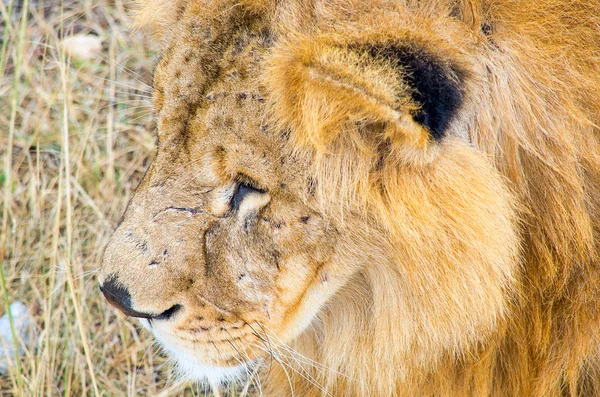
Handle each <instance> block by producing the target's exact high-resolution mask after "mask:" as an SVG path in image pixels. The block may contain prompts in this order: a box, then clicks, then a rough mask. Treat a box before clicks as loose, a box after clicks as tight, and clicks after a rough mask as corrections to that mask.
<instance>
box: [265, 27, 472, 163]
mask: <svg viewBox="0 0 600 397" xmlns="http://www.w3.org/2000/svg"><path fill="white" fill-rule="evenodd" d="M465 76H466V73H465V72H463V69H462V68H460V67H458V66H457V65H455V64H454V63H452V62H451V61H450V60H448V59H443V58H442V57H441V56H440V55H439V54H433V53H430V52H428V50H427V49H426V47H425V46H424V45H419V44H416V43H415V42H410V41H408V42H394V41H393V40H386V41H385V42H376V41H375V42H369V41H363V42H362V43H356V42H354V43H340V42H336V40H335V39H332V38H328V37H324V38H317V39H314V38H312V39H310V40H297V41H294V42H288V43H285V45H283V46H281V47H279V48H278V49H277V50H276V51H275V53H274V55H273V57H272V59H271V61H270V67H269V69H268V72H267V76H266V77H267V78H266V79H265V84H266V85H267V86H268V87H269V89H270V92H271V93H272V95H273V101H272V102H273V106H274V107H275V109H274V114H275V115H276V117H277V118H278V119H281V120H282V121H283V123H284V124H287V127H289V128H291V129H292V130H293V131H295V134H294V135H296V137H297V138H299V139H300V141H303V142H305V143H310V144H311V145H313V146H315V147H317V148H318V149H323V150H329V149H328V147H329V146H330V145H331V144H332V143H333V142H334V141H336V140H337V139H344V140H346V141H348V138H350V142H353V144H356V145H357V146H358V147H360V148H362V149H365V150H368V151H374V152H376V148H377V147H380V146H381V142H380V141H382V140H385V141H388V142H391V143H392V144H395V146H396V147H404V148H409V149H411V153H415V152H414V149H417V151H424V152H427V151H428V150H429V148H431V147H432V146H435V144H436V143H438V142H439V141H440V140H442V139H443V138H444V136H445V135H446V133H447V130H448V127H449V125H450V123H451V120H452V119H453V117H454V116H455V115H456V113H457V111H458V110H459V108H460V106H461V103H462V101H463V96H464V91H465V90H464V83H465V82H464V80H465ZM373 134H375V136H374V135H373Z"/></svg>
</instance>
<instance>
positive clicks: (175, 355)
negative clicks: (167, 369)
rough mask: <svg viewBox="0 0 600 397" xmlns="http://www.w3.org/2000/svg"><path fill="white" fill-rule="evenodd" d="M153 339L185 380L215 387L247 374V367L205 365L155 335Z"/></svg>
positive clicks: (242, 365) (239, 379)
mask: <svg viewBox="0 0 600 397" xmlns="http://www.w3.org/2000/svg"><path fill="white" fill-rule="evenodd" d="M155 337H156V339H157V340H158V341H159V342H160V344H161V346H162V347H163V348H164V349H165V350H166V351H167V352H168V353H169V355H170V356H171V358H172V359H173V361H174V362H175V368H176V370H177V372H179V374H180V375H181V376H183V377H185V378H188V379H191V380H194V381H197V382H200V383H203V384H208V385H210V386H217V385H222V384H226V383H230V382H232V381H243V380H244V379H245V378H246V375H247V374H248V367H247V365H246V364H241V365H238V366H235V367H217V366H213V365H206V364H204V363H202V362H200V361H198V360H197V359H195V358H194V357H193V356H192V355H191V354H189V353H186V352H185V351H183V350H181V349H178V348H177V347H174V346H171V345H170V344H169V343H168V342H165V341H163V340H162V338H160V336H159V335H156V333H155Z"/></svg>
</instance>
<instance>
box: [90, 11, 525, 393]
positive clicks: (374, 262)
mask: <svg viewBox="0 0 600 397" xmlns="http://www.w3.org/2000/svg"><path fill="white" fill-rule="evenodd" d="M217 3H219V2H217ZM226 3H227V2H223V4H221V5H220V7H222V8H221V9H218V12H217V11H215V10H213V11H214V12H215V13H216V14H215V15H218V16H211V15H212V14H211V12H207V11H206V10H205V9H201V7H203V5H202V4H203V3H202V4H196V3H195V2H190V4H187V3H185V2H184V4H185V6H182V7H180V12H179V13H178V17H177V18H178V21H177V23H175V24H173V26H171V27H170V28H169V29H170V30H169V31H168V32H167V33H164V40H165V42H166V45H165V50H164V52H163V54H162V57H161V60H160V62H159V63H158V65H157V68H156V71H155V81H154V85H155V98H154V101H155V108H156V114H157V122H158V130H159V134H158V151H157V156H156V158H155V159H154V161H153V163H152V165H151V167H150V168H149V170H148V172H147V173H146V175H145V177H144V179H143V181H142V182H141V183H140V185H139V187H138V188H137V190H136V192H135V194H134V197H133V198H132V200H131V202H130V203H129V206H128V208H127V210H126V212H125V214H124V216H123V220H122V221H121V223H120V225H119V227H118V228H117V230H116V231H115V233H114V235H113V237H112V239H111V241H110V243H109V245H108V247H107V249H106V252H105V257H104V263H103V266H102V273H101V289H102V291H103V293H104V294H105V296H106V297H107V298H108V300H109V301H110V302H111V303H113V304H114V305H115V306H117V307H118V308H120V309H121V310H123V311H124V312H125V313H126V314H128V315H131V316H133V317H139V318H141V319H142V321H143V322H144V324H145V325H146V326H147V327H148V328H149V329H150V330H151V331H152V332H153V333H154V335H155V336H156V338H157V339H158V340H159V341H160V342H161V343H162V344H163V345H164V346H165V348H166V349H167V350H168V351H169V352H171V353H172V355H173V356H174V357H175V359H176V360H177V362H178V363H179V365H180V366H181V368H182V369H183V370H185V371H186V372H187V373H188V374H190V375H192V376H195V377H197V378H206V377H209V378H211V379H212V380H213V381H219V380H222V379H223V378H227V377H229V376H233V375H235V374H237V373H238V372H240V371H242V370H243V369H244V368H245V366H246V365H247V364H248V363H251V362H253V361H255V360H257V359H259V358H260V357H263V356H265V355H266V354H267V352H266V350H267V349H266V347H265V345H264V341H265V340H266V339H269V343H276V344H277V343H288V342H290V341H292V340H293V339H294V338H295V337H297V336H298V335H299V334H301V333H306V332H310V330H311V329H312V325H313V324H314V322H315V321H317V320H316V319H317V314H319V313H321V315H322V316H323V318H321V319H319V321H323V322H324V323H327V321H333V320H331V318H332V316H333V317H335V316H336V315H341V314H342V312H343V315H345V316H359V315H362V316H364V315H366V314H368V320H365V321H363V322H361V324H363V326H364V329H365V332H364V335H363V337H364V338H366V339H365V340H367V339H368V338H375V337H376V335H378V333H383V334H386V335H388V337H389V338H390V340H393V341H394V342H393V345H394V346H393V347H392V348H390V349H389V351H379V350H378V351H377V354H385V355H390V357H391V358H390V359H391V360H394V362H398V363H402V362H404V364H407V363H409V362H418V363H419V365H429V364H428V363H430V362H434V361H435V360H436V359H437V358H438V357H441V356H442V355H443V354H445V352H448V351H457V350H458V351H464V350H466V349H468V347H469V346H471V345H474V344H475V343H477V342H479V341H481V340H483V339H485V337H486V335H488V334H489V333H490V332H491V331H492V330H493V329H494V328H495V327H496V326H497V323H498V321H499V319H501V318H502V317H503V315H504V313H505V312H506V306H507V304H506V302H507V300H508V299H509V298H510V291H511V285H512V280H513V275H514V272H515V269H516V267H517V262H518V261H517V251H518V239H517V236H516V231H515V230H516V222H515V221H514V208H513V205H512V198H511V195H510V193H509V191H508V189H507V188H506V186H505V184H504V182H503V181H502V178H501V177H500V176H499V174H498V173H497V171H496V170H495V169H494V167H493V166H492V164H491V163H490V162H489V160H488V159H487V158H486V157H485V156H484V155H482V154H480V153H478V152H477V151H476V150H475V149H473V147H472V145H471V144H470V142H469V141H468V139H467V138H466V134H464V131H462V130H461V129H460V125H459V124H458V121H459V120H460V117H461V116H460V111H461V109H464V108H468V99H467V98H468V89H467V87H468V79H469V73H470V72H469V71H468V65H465V64H463V63H461V60H460V59H451V58H444V57H443V54H444V51H445V49H444V47H443V45H442V44H440V43H438V42H436V41H435V40H430V41H428V40H426V39H422V38H417V37H413V35H412V34H411V33H410V32H408V33H406V34H403V35H400V36H399V37H394V36H386V35H377V34H375V33H373V32H371V33H368V32H367V33H365V34H362V33H361V35H358V34H357V33H356V32H351V31H349V32H341V33H340V32H336V33H335V34H329V33H327V32H318V33H311V35H307V36H306V37H302V36H301V35H297V34H294V35H288V36H286V35H285V34H284V33H282V31H281V27H278V28H275V27H274V25H273V24H272V20H271V19H270V18H271V17H273V16H272V15H270V14H269V15H263V14H262V13H261V12H258V11H256V10H254V11H253V10H252V9H250V10H249V9H247V8H244V6H241V5H240V6H239V7H229V6H227V4H226ZM214 7H218V6H214ZM206 15H209V16H206ZM273 18H275V17H273ZM429 46H431V47H429ZM438 47H440V48H441V49H438ZM430 91H431V92H430ZM417 92H418V94H417ZM357 286H359V287H360V288H362V289H364V290H366V291H368V292H367V293H366V295H365V296H366V298H365V299H364V300H360V301H359V300H357V299H354V300H353V298H352V296H351V294H352V292H351V291H353V290H355V287H357ZM350 301H352V303H351V304H350V303H348V306H347V307H348V310H341V311H340V313H332V311H331V310H328V311H327V313H326V314H323V313H324V312H323V310H324V308H325V307H327V305H328V304H331V305H333V306H335V305H338V306H339V305H340V302H342V303H343V302H350ZM381 302H387V303H386V304H383V305H382V304H381ZM333 306H332V307H333ZM353 310H354V311H353ZM328 319H329V320H328ZM355 320H356V321H358V320H357V319H355ZM365 343H368V342H365ZM340 345H343V343H341V342H340ZM340 354H343V352H342V353H340ZM349 354H350V353H349ZM373 354H375V353H373Z"/></svg>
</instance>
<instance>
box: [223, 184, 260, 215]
mask: <svg viewBox="0 0 600 397" xmlns="http://www.w3.org/2000/svg"><path fill="white" fill-rule="evenodd" d="M253 193H255V194H264V193H266V192H265V191H264V190H261V189H258V188H256V187H254V186H251V185H248V184H246V183H238V184H237V185H236V187H235V191H234V192H233V197H232V198H231V207H232V208H233V209H234V210H236V211H238V210H239V209H240V205H241V204H242V201H244V198H246V197H247V196H249V195H250V194H253Z"/></svg>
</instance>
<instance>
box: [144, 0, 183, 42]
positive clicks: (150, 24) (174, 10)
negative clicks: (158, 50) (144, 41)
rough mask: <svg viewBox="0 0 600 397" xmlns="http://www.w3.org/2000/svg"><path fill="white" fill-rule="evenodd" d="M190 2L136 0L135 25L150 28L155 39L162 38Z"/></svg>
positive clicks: (177, 0) (180, 0)
mask: <svg viewBox="0 0 600 397" xmlns="http://www.w3.org/2000/svg"><path fill="white" fill-rule="evenodd" d="M188 2H189V0H136V2H135V6H134V17H135V19H134V23H133V27H134V28H136V29H148V30H150V31H151V32H152V36H153V37H154V38H155V39H157V40H162V38H163V37H164V35H165V32H166V31H167V29H168V28H169V27H170V26H172V25H173V24H174V23H175V22H176V21H177V19H178V16H179V14H180V13H181V12H182V10H183V9H184V8H185V5H186V3H188Z"/></svg>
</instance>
